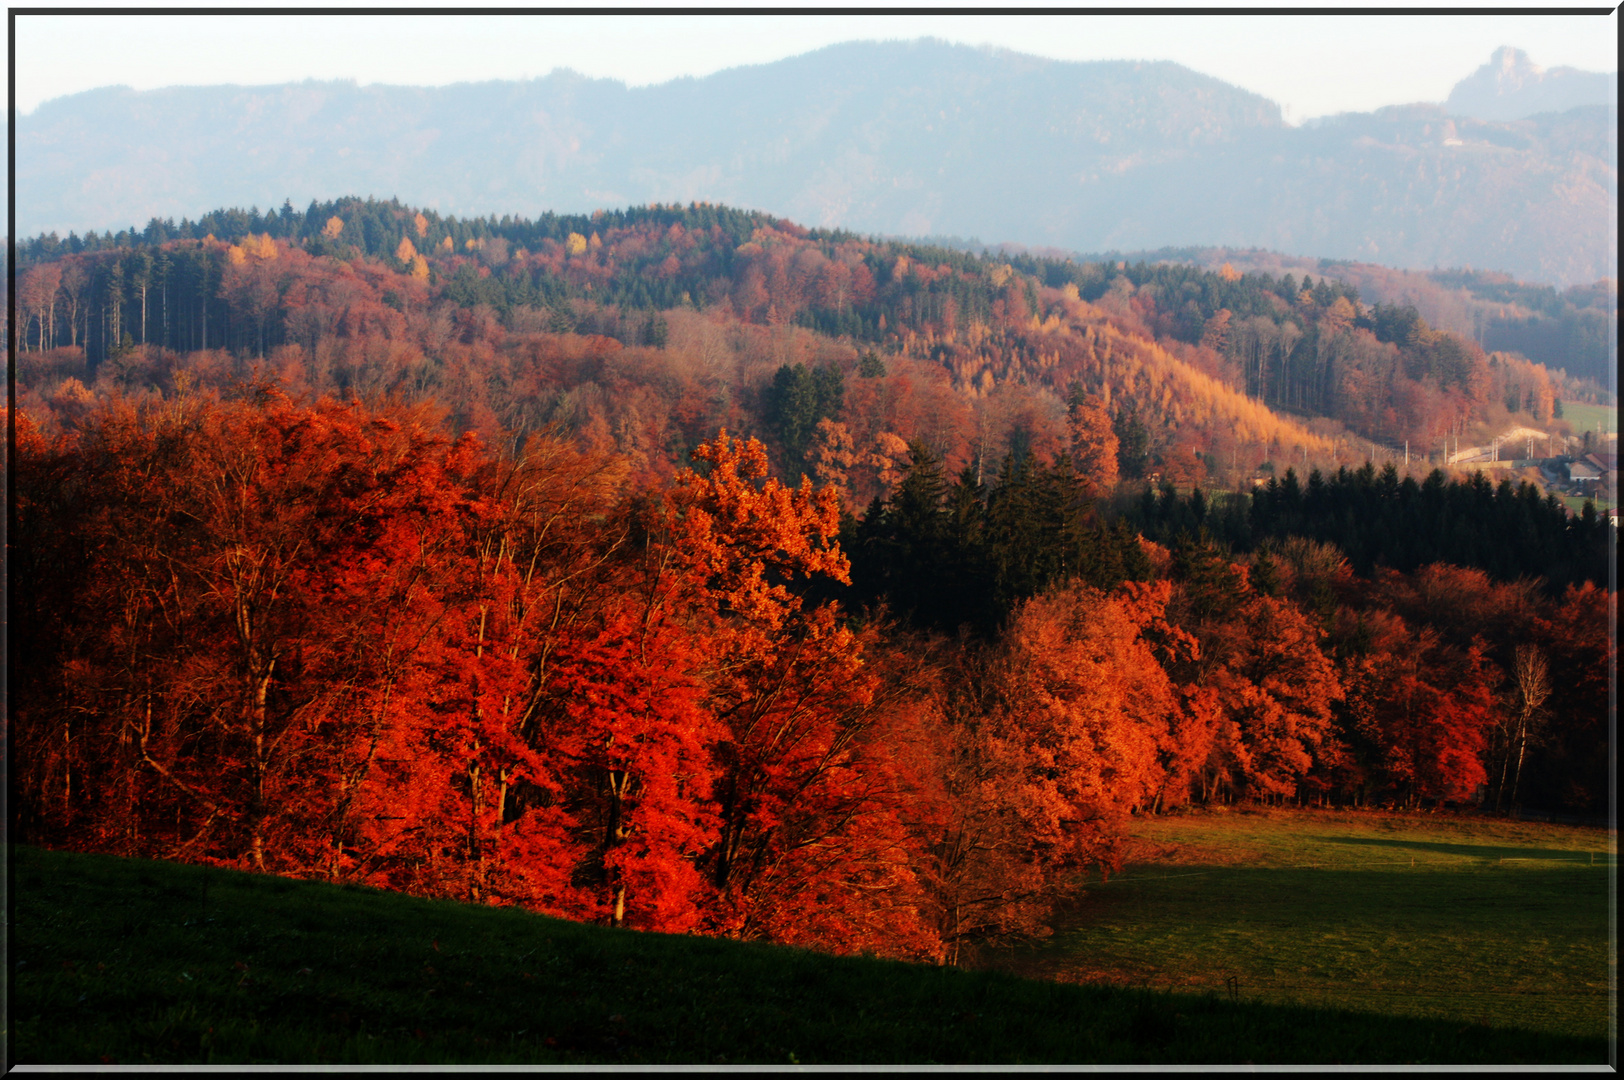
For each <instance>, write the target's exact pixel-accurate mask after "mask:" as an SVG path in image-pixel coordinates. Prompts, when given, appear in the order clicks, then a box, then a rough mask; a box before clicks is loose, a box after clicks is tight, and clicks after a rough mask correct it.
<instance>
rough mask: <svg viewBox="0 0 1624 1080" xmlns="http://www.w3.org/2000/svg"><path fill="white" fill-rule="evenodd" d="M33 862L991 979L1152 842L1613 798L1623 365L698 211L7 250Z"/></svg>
mask: <svg viewBox="0 0 1624 1080" xmlns="http://www.w3.org/2000/svg"><path fill="white" fill-rule="evenodd" d="M17 250H18V259H19V262H18V265H17V267H16V288H17V294H16V298H15V299H16V314H15V323H14V324H13V325H11V326H10V327H9V330H10V333H11V335H12V338H13V345H14V347H15V349H16V358H15V363H16V368H15V374H16V380H17V397H16V401H17V408H16V410H15V411H14V412H13V414H12V415H11V417H10V419H11V422H12V424H13V425H14V428H15V435H14V456H13V458H12V468H13V471H14V486H13V498H14V511H13V512H14V515H15V517H14V520H13V522H12V525H11V532H10V536H11V555H10V558H11V576H10V580H11V583H12V593H11V595H10V597H9V598H8V602H9V608H10V619H11V623H10V626H11V631H10V633H11V639H10V640H11V642H12V646H11V648H12V654H13V655H12V657H11V661H12V663H11V671H12V673H13V674H12V682H11V706H12V713H11V745H10V753H11V754H12V759H11V769H12V776H13V788H12V801H11V806H12V814H13V820H12V822H11V827H12V829H13V836H14V838H16V839H18V840H21V841H24V842H28V843H34V844H40V845H45V846H53V847H63V848H73V849H78V850H87V851H102V852H112V853H117V854H123V855H135V856H145V857H155V858H166V859H176V860H185V861H195V862H206V863H213V864H216V865H224V866H231V867H236V868H240V869H252V870H258V871H264V872H268V873H275V874H282V875H289V876H295V877H309V878H320V879H323V880H332V881H344V882H359V883H364V884H370V885H376V886H381V887H385V888H389V889H394V890H400V891H405V892H410V893H416V894H420V895H425V896H437V897H451V898H456V899H461V900H469V901H474V902H479V903H491V904H504V905H518V906H522V907H526V908H529V909H532V910H535V911H540V912H545V913H549V914H556V915H562V916H565V917H568V918H572V919H579V920H588V921H598V922H603V923H607V924H611V925H620V926H627V927H632V928H639V929H651V930H660V931H670V932H695V933H703V934H713V935H724V936H731V937H738V938H753V939H765V940H770V941H777V942H784V943H791V944H798V945H805V946H810V947H815V948H819V949H825V950H831V951H836V952H866V953H872V954H877V955H883V956H896V957H904V958H912V959H920V960H929V961H934V962H941V963H952V962H955V961H956V960H957V958H958V955H959V951H960V949H961V947H963V946H964V945H966V944H968V943H974V942H987V941H998V940H1003V939H1009V938H1012V937H1017V936H1020V935H1028V934H1034V933H1041V932H1042V931H1043V928H1044V927H1045V926H1046V925H1047V923H1048V920H1049V918H1050V915H1051V911H1052V909H1053V905H1054V904H1055V903H1056V902H1057V900H1059V899H1060V898H1061V897H1063V896H1064V895H1065V893H1066V891H1067V890H1068V889H1070V888H1073V887H1074V885H1075V882H1076V881H1077V879H1078V875H1079V874H1081V873H1094V874H1096V875H1097V874H1101V873H1105V874H1109V873H1111V872H1113V871H1114V870H1115V869H1116V868H1117V867H1118V866H1119V865H1120V863H1121V860H1122V857H1123V852H1122V841H1123V838H1124V835H1125V830H1126V823H1127V822H1128V821H1129V819H1130V818H1131V817H1132V816H1133V815H1139V814H1158V813H1162V812H1165V811H1168V810H1170V809H1174V808H1178V807H1185V806H1191V805H1204V804H1205V805H1212V804H1219V805H1222V804H1233V803H1237V802H1246V801H1251V802H1262V803H1267V804H1271V805H1280V806H1286V805H1292V806H1297V805H1314V806H1322V805H1334V806H1384V805H1394V806H1404V807H1412V808H1421V807H1443V806H1446V805H1452V806H1459V805H1471V804H1475V805H1480V806H1481V807H1483V808H1484V809H1485V810H1488V811H1491V812H1493V811H1499V810H1506V809H1510V808H1511V807H1514V806H1515V807H1527V808H1532V809H1537V810H1543V811H1546V812H1554V813H1559V814H1568V815H1588V814H1596V813H1600V812H1601V811H1602V809H1603V808H1604V807H1605V806H1606V803H1607V799H1608V768H1609V765H1608V762H1609V753H1610V751H1609V746H1608V693H1609V675H1610V672H1611V671H1612V669H1613V667H1614V665H1615V662H1616V655H1615V651H1614V650H1615V645H1614V644H1613V641H1612V638H1611V636H1610V633H1609V627H1610V625H1611V622H1612V619H1613V618H1614V609H1615V604H1616V594H1615V593H1614V592H1612V591H1611V590H1610V582H1609V560H1610V557H1611V552H1612V550H1613V548H1612V545H1613V544H1614V533H1613V526H1611V525H1610V524H1609V523H1608V522H1607V520H1606V519H1605V518H1604V517H1601V516H1599V515H1598V514H1597V513H1596V511H1595V509H1594V507H1593V506H1590V505H1587V506H1585V508H1584V509H1583V511H1582V512H1578V513H1571V512H1570V511H1569V510H1568V509H1567V508H1566V507H1564V505H1563V504H1562V503H1561V502H1559V501H1558V500H1557V499H1556V498H1555V497H1554V496H1549V495H1546V494H1544V493H1542V491H1541V490H1539V489H1538V488H1537V487H1536V486H1535V485H1534V484H1532V483H1530V482H1528V481H1527V480H1523V479H1516V482H1513V480H1491V479H1489V478H1487V477H1486V476H1485V475H1484V473H1482V472H1474V471H1471V470H1470V468H1463V467H1452V466H1451V465H1450V463H1449V458H1450V455H1451V454H1452V453H1453V452H1454V451H1455V450H1456V449H1457V448H1459V447H1461V446H1470V445H1472V443H1473V440H1474V439H1480V438H1485V437H1486V433H1492V432H1494V431H1496V430H1498V429H1500V428H1503V427H1505V426H1507V425H1508V424H1512V423H1522V424H1526V425H1531V426H1538V427H1539V428H1540V429H1542V430H1544V431H1547V432H1550V433H1552V434H1551V437H1552V438H1565V437H1567V436H1572V437H1573V440H1574V441H1575V442H1576V443H1577V442H1578V440H1579V439H1580V438H1582V437H1584V436H1585V433H1584V432H1579V431H1574V430H1572V429H1571V428H1569V427H1568V426H1567V424H1566V423H1565V422H1564V420H1563V419H1562V408H1563V404H1564V402H1567V403H1575V402H1579V401H1601V400H1604V399H1605V398H1606V391H1605V390H1604V389H1603V388H1601V387H1600V386H1598V385H1596V384H1595V383H1594V382H1591V381H1587V380H1585V379H1582V378H1580V377H1579V376H1578V375H1570V374H1569V373H1568V372H1567V371H1564V370H1561V369H1559V368H1557V367H1553V366H1547V365H1546V364H1542V363H1538V362H1535V361H1532V360H1529V359H1527V358H1526V357H1525V356H1524V355H1523V354H1521V353H1515V352H1492V351H1491V352H1485V351H1484V349H1483V347H1482V346H1481V345H1479V344H1478V343H1477V342H1476V341H1474V340H1472V339H1470V338H1468V337H1465V336H1462V335H1460V334H1456V333H1453V332H1450V331H1446V330H1441V329H1437V328H1434V327H1431V326H1429V325H1428V324H1427V323H1426V321H1425V320H1424V319H1422V318H1421V316H1420V315H1419V314H1418V313H1417V312H1416V310H1415V309H1414V308H1413V307H1406V306H1396V305H1390V304H1383V303H1375V304H1371V303H1366V302H1365V301H1364V300H1362V299H1361V297H1360V295H1359V293H1358V291H1357V289H1355V288H1353V287H1352V286H1350V285H1347V284H1346V283H1344V282H1342V281H1338V280H1332V279H1329V278H1324V277H1322V278H1321V279H1319V280H1314V279H1313V278H1312V277H1309V276H1305V277H1304V278H1303V279H1302V280H1300V281H1299V280H1296V279H1294V278H1293V277H1292V276H1291V275H1290V274H1286V275H1283V276H1281V277H1279V278H1275V277H1271V276H1270V275H1268V274H1266V273H1241V272H1238V271H1236V270H1234V269H1233V268H1232V267H1230V266H1229V265H1227V264H1226V265H1225V266H1224V267H1223V268H1222V269H1221V270H1218V271H1205V270H1199V269H1195V268H1191V267H1187V266H1178V265H1171V264H1147V263H1132V264H1129V263H1127V262H1119V263H1111V262H1102V263H1086V262H1075V261H1070V260H1065V259H1048V258H1038V257H1032V256H1025V255H1023V256H1019V257H1007V258H1006V257H1000V256H995V255H986V254H973V253H967V252H964V251H960V250H950V249H947V248H937V247H928V246H922V245H918V244H910V243H904V242H893V241H884V240H877V239H872V238H864V237H859V236H855V235H852V234H847V233H841V232H829V231H822V230H812V229H806V228H802V227H800V226H798V225H795V224H793V223H791V222H788V221H784V220H782V219H777V218H773V217H770V216H768V215H765V214H760V213H754V212H745V211H738V210H732V209H728V208H726V207H720V206H712V205H689V206H686V207H682V206H649V207H642V208H635V209H629V210H623V211H615V212H603V213H599V214H595V215H592V216H591V217H584V216H579V217H569V216H555V215H547V216H544V217H543V218H541V219H539V220H534V221H530V220H523V219H513V218H502V219H499V220H498V219H494V218H491V219H467V220H464V219H455V218H448V217H441V216H438V215H435V214H433V213H431V212H429V211H426V210H421V211H420V210H417V209H414V208H412V207H409V206H403V205H401V204H399V203H396V202H382V201H376V200H358V199H346V200H339V201H337V202H331V203H323V204H315V203H313V204H312V205H311V206H310V207H309V208H308V210H306V211H303V212H301V211H297V210H296V209H295V208H293V207H292V206H289V205H284V207H282V208H281V210H279V211H272V212H268V213H263V214H262V213H260V212H258V211H251V212H244V211H220V212H216V213H213V214H210V215H207V216H205V217H204V218H202V219H200V220H199V221H197V222H189V221H188V222H182V223H180V225H178V226H177V225H176V224H175V223H174V222H172V221H156V220H155V221H153V222H152V223H151V224H150V225H149V226H148V227H147V228H146V229H145V230H142V231H139V232H138V231H136V230H134V229H132V230H129V231H127V232H123V233H119V234H116V235H114V234H109V235H103V236H97V235H95V234H92V235H91V236H89V237H86V238H79V237H70V238H69V239H68V240H65V241H64V240H61V239H59V238H57V237H55V236H54V235H53V236H48V237H41V238H36V239H33V240H29V241H26V242H23V243H19V245H18V249H17Z"/></svg>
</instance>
